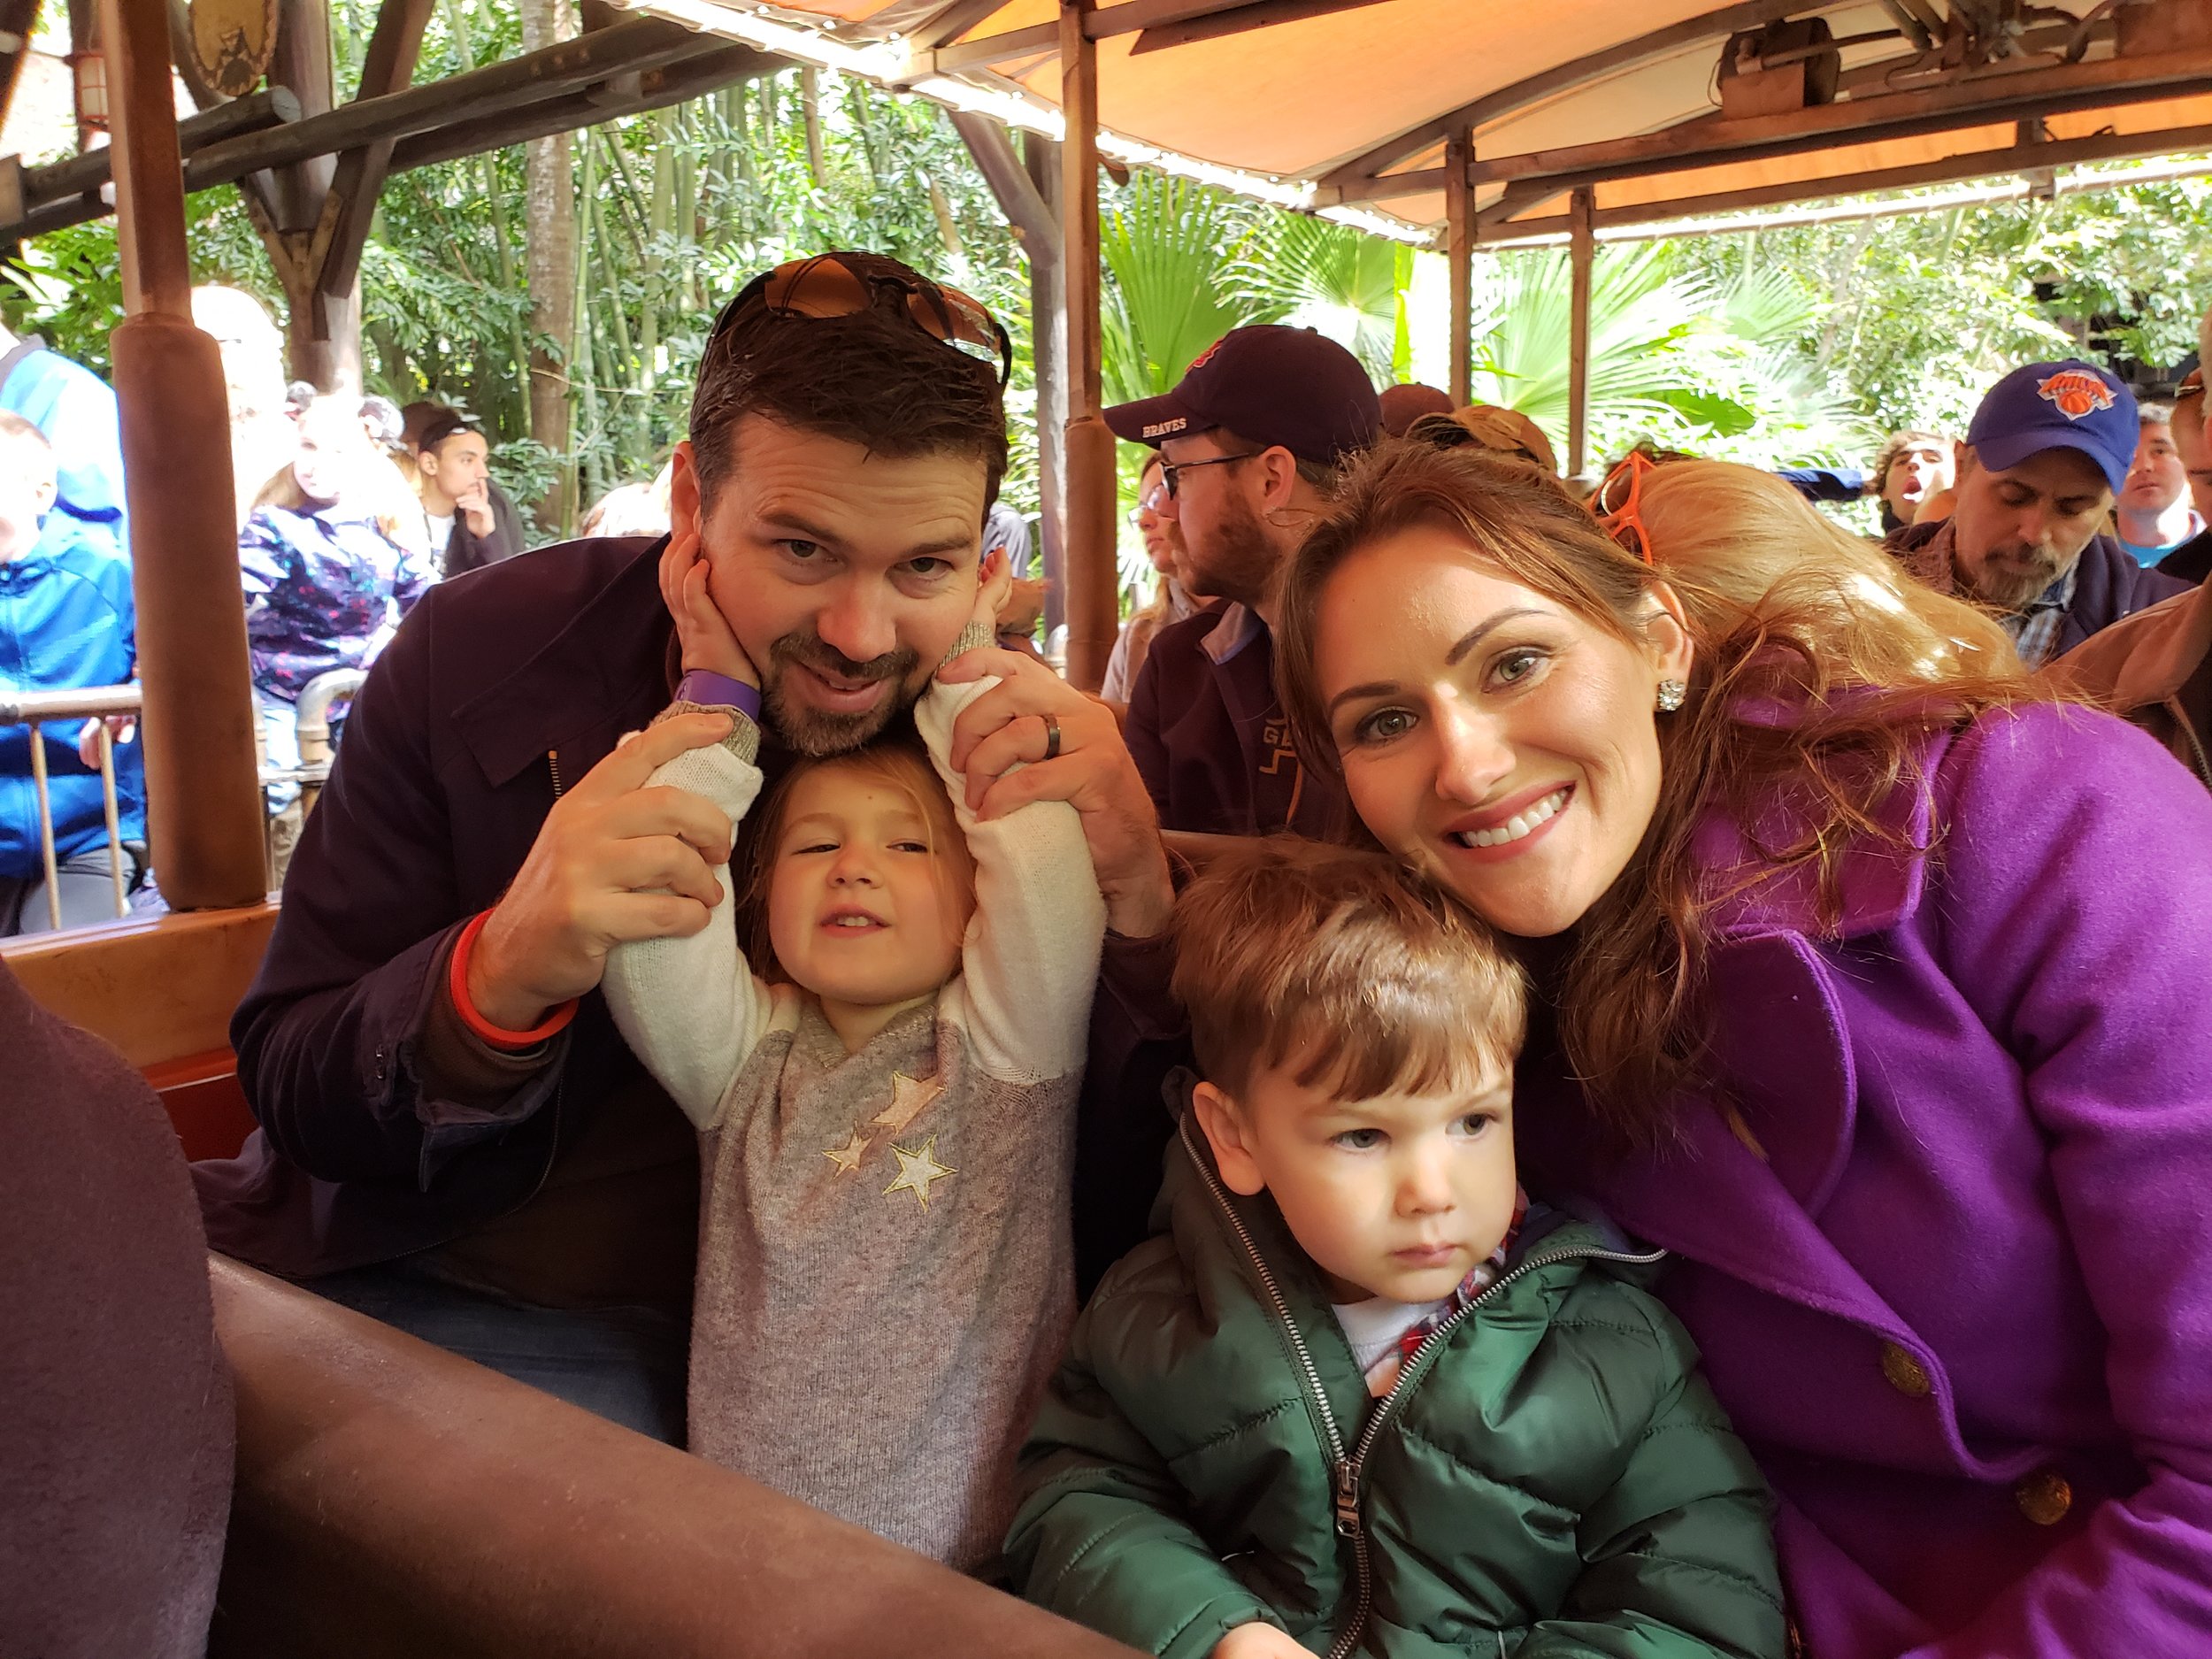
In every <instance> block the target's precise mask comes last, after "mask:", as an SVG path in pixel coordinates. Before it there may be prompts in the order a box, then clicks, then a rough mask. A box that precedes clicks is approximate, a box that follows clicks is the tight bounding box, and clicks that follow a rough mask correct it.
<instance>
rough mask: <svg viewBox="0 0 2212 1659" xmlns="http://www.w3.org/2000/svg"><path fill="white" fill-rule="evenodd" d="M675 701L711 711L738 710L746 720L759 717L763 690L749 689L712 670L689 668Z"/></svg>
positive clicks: (678, 684)
mask: <svg viewBox="0 0 2212 1659" xmlns="http://www.w3.org/2000/svg"><path fill="white" fill-rule="evenodd" d="M676 701H677V702H679V703H700V704H703V705H704V706H705V707H707V708H710V709H735V710H737V711H738V712H739V713H740V714H741V715H743V716H744V717H745V718H747V719H749V720H753V721H758V720H759V718H760V687H757V686H749V685H747V684H746V683H745V682H744V681H743V680H732V679H731V678H730V677H729V676H728V675H727V674H718V673H715V672H712V671H711V670H710V669H704V668H693V669H687V670H686V671H685V672H684V677H683V678H682V679H681V680H678V681H677V682H676Z"/></svg>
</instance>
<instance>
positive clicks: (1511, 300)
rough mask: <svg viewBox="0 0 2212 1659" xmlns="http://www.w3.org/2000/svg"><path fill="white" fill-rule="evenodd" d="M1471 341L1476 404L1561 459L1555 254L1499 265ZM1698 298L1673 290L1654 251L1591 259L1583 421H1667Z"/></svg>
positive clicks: (1565, 351) (1559, 259) (1567, 342)
mask: <svg viewBox="0 0 2212 1659" xmlns="http://www.w3.org/2000/svg"><path fill="white" fill-rule="evenodd" d="M1501 276H1502V280H1501V282H1500V283H1499V286H1498V287H1497V288H1496V290H1495V293H1494V300H1493V303H1492V304H1491V306H1490V307H1489V309H1488V311H1487V313H1486V317H1485V324H1484V326H1485V329H1486V332H1484V333H1483V334H1482V335H1481V337H1480V338H1479V339H1478V340H1477V341H1476V343H1475V351H1476V373H1475V377H1474V396H1475V398H1476V401H1477V402H1479V403H1502V404H1504V405H1505V406H1506V407H1508V408H1511V409H1517V410H1519V411H1521V412H1522V413H1523V414H1525V415H1526V416H1528V417H1529V419H1532V420H1533V421H1535V422H1536V424H1537V425H1538V426H1541V427H1543V428H1544V430H1545V432H1546V433H1547V434H1548V435H1549V436H1550V437H1551V439H1552V441H1553V442H1554V443H1555V444H1558V445H1560V446H1561V449H1562V452H1564V444H1565V435H1566V430H1567V380H1568V357H1569V350H1570V347H1571V341H1572V337H1573V325H1572V321H1571V303H1572V296H1573V291H1574V288H1573V273H1572V271H1571V267H1570V265H1569V263H1568V257H1567V255H1566V253H1565V251H1564V250H1543V251H1541V252H1537V253H1531V254H1526V255H1522V256H1519V257H1516V258H1514V259H1512V260H1510V261H1507V262H1503V265H1502V273H1501ZM1699 311H1700V307H1699V305H1698V296H1697V295H1696V294H1695V293H1694V291H1693V290H1692V289H1691V288H1689V287H1688V286H1687V285H1686V284H1681V283H1677V282H1675V281H1674V280H1672V273H1671V265H1670V262H1669V258H1668V253H1667V250H1666V249H1665V247H1664V246H1663V244H1660V243H1645V244H1641V245H1639V246H1632V247H1613V248H1606V249H1601V250H1599V252H1598V255H1597V258H1596V262H1595V265H1594V269H1593V272H1592V273H1591V287H1590V412H1591V415H1592V417H1593V419H1596V418H1598V417H1600V416H1605V417H1609V418H1612V419H1616V420H1618V419H1635V418H1637V417H1639V416H1660V417H1664V416H1667V415H1670V414H1671V412H1672V411H1671V405H1670V404H1669V403H1668V402H1667V396H1668V394H1670V393H1671V392H1674V391H1677V390H1678V389H1679V388H1681V387H1682V386H1683V384H1684V383H1685V379H1686V377H1685V375H1684V373H1683V370H1682V365H1680V364H1679V363H1678V362H1676V361H1675V360H1674V357H1675V352H1676V349H1677V348H1678V346H1679V345H1680V343H1681V342H1682V341H1683V340H1684V339H1685V337H1686V336H1687V335H1688V334H1690V333H1691V331H1692V329H1693V327H1694V325H1695V323H1696V319H1697V318H1698V315H1699Z"/></svg>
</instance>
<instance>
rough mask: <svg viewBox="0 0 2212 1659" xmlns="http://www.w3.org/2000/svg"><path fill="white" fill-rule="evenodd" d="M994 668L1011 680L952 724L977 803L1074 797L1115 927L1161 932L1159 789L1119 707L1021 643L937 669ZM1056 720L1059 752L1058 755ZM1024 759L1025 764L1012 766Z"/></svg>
mask: <svg viewBox="0 0 2212 1659" xmlns="http://www.w3.org/2000/svg"><path fill="white" fill-rule="evenodd" d="M978 603H979V607H980V597H979V602H978ZM979 614H980V609H979ZM992 615H993V618H994V619H995V617H996V612H995V611H994V612H993V613H992ZM987 674H997V675H1001V676H1002V679H1001V680H1000V681H999V683H998V684H997V685H996V686H995V687H992V688H991V689H990V690H989V691H987V692H985V693H984V694H983V695H981V696H979V697H978V698H977V699H976V700H975V701H974V702H973V703H970V704H969V705H968V706H967V707H966V708H965V709H964V710H961V711H960V718H958V719H957V720H956V721H955V722H954V723H953V728H952V756H951V759H952V764H953V766H954V768H955V769H956V770H957V771H959V772H964V773H965V774H966V777H967V783H968V804H969V805H970V806H971V807H972V808H973V809H974V810H975V811H976V813H977V815H978V816H979V817H980V818H987V819H988V818H1003V817H1005V816H1006V815H1007V814H1008V813H1009V812H1011V811H1013V810H1015V809H1016V808H1018V807H1023V806H1026V805H1028V804H1029V803H1031V802H1032V801H1065V802H1067V803H1069V804H1070V805H1071V806H1073V807H1074V808H1075V810H1076V811H1077V812H1078V813H1079V814H1080V815H1081V817H1082V820H1083V836H1084V839H1085V840H1086V841H1087V842H1088V843H1089V845H1090V850H1091V864H1092V867H1093V869H1094V871H1095V872H1097V876H1098V887H1099V891H1100V892H1101V893H1102V895H1104V896H1105V899H1106V921H1107V925H1108V926H1110V927H1111V928H1112V929H1113V930H1114V931H1115V932H1116V933H1122V934H1125V935H1126V936H1129V937H1131V938H1149V937H1150V936H1151V935H1152V934H1154V933H1158V932H1159V931H1160V930H1161V929H1162V928H1163V927H1164V926H1166V925H1167V920H1168V917H1169V915H1170V914H1171V912H1172V911H1173V910H1174V908H1175V889H1174V885H1173V883H1172V882H1171V880H1170V879H1169V876H1168V865H1167V852H1166V849H1164V847H1163V846H1162V845H1161V842H1160V824H1159V818H1158V816H1157V814H1156V813H1155V812H1154V811H1153V810H1152V797H1151V795H1148V793H1147V792H1146V790H1145V787H1144V779H1143V778H1142V777H1141V775H1140V774H1139V773H1138V772H1137V763H1136V762H1135V761H1134V760H1133V759H1131V758H1130V755H1129V750H1128V749H1127V747H1126V746H1125V744H1124V743H1123V742H1122V741H1121V727H1120V726H1119V724H1118V722H1117V721H1116V720H1115V718H1114V716H1113V712H1112V710H1110V709H1109V708H1108V707H1107V706H1106V705H1105V704H1104V703H1100V702H1099V701H1097V700H1096V699H1095V698H1093V697H1089V696H1087V695H1084V694H1083V693H1082V692H1079V691H1078V690H1077V689H1076V688H1075V687H1072V686H1071V685H1069V684H1068V683H1067V681H1065V680H1062V679H1061V678H1060V677H1059V676H1058V675H1057V674H1056V673H1054V672H1052V670H1051V669H1049V668H1048V667H1046V666H1045V664H1042V663H1041V662H1039V661H1037V659H1036V658H1034V657H1025V656H1023V655H1022V654H1021V653H1020V652H1018V651H1010V650H1005V649H999V648H986V649H978V650H972V651H969V652H966V653H965V654H964V655H962V656H960V657H955V658H953V660H952V661H951V662H949V663H948V664H945V665H944V667H942V668H941V669H940V670H939V671H938V673H937V677H938V678H939V679H940V680H945V681H946V682H948V683H949V684H954V685H959V684H964V683H966V682H967V681H970V680H979V679H981V678H983V677H984V676H985V675H987ZM1054 723H1057V726H1058V728H1059V733H1060V741H1059V752H1058V753H1057V754H1056V755H1055V756H1053V757H1052V758H1051V759H1047V758H1046V754H1047V751H1048V749H1051V747H1052V737H1051V733H1052V727H1053V724H1054ZM1017 763H1025V764H1022V765H1021V767H1020V769H1019V770H1018V771H1009V770H1008V769H1009V768H1010V767H1013V766H1014V765H1016V764H1017Z"/></svg>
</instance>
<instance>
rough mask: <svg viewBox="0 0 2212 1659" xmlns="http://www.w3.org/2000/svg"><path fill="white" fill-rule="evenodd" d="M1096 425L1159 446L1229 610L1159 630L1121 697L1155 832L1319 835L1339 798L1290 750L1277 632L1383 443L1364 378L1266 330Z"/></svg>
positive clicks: (1195, 551)
mask: <svg viewBox="0 0 2212 1659" xmlns="http://www.w3.org/2000/svg"><path fill="white" fill-rule="evenodd" d="M1105 415H1106V424H1107V425H1108V426H1110V427H1111V428H1112V429H1113V431H1114V433H1115V434H1116V435H1117V436H1118V437H1121V438H1125V439H1127V440H1129V441H1130V442H1134V443H1145V444H1150V445H1152V446H1153V447H1154V448H1156V449H1158V450H1159V452H1160V459H1161V463H1162V470H1163V472H1164V474H1165V482H1166V486H1167V499H1166V500H1165V501H1164V503H1161V511H1162V512H1163V513H1164V515H1165V516H1167V517H1168V518H1172V519H1174V520H1175V521H1176V523H1177V524H1178V525H1179V526H1180V528H1181V530H1182V535H1183V545H1184V549H1185V555H1186V557H1187V558H1188V560H1189V562H1190V572H1191V579H1192V581H1193V583H1194V586H1195V587H1196V588H1198V589H1199V590H1200V591H1202V592H1203V593H1207V594H1210V595H1214V596H1215V597H1217V598H1220V599H1224V600H1226V601H1228V602H1229V603H1227V604H1226V605H1225V606H1224V607H1222V609H1220V610H1219V611H1209V612H1206V613H1204V614H1202V615H1200V616H1195V617H1192V618H1188V619H1187V620H1185V621H1182V622H1178V623H1175V624H1173V625H1171V626H1167V627H1164V628H1162V629H1161V630H1160V632H1159V633H1158V634H1156V636H1155V637H1154V639H1153V641H1152V649H1151V651H1150V652H1149V654H1148V656H1147V657H1146V658H1145V664H1144V668H1143V670H1142V672H1140V673H1139V674H1138V676H1137V680H1136V684H1135V686H1134V687H1133V690H1132V691H1131V694H1130V699H1129V718H1128V720H1127V722H1126V724H1125V727H1124V732H1125V736H1126V739H1127V741H1128V744H1129V751H1130V753H1131V754H1132V755H1133V757H1135V759H1136V763H1137V769H1138V771H1139V772H1141V773H1142V774H1143V776H1144V781H1145V787H1146V788H1147V789H1148V791H1149V792H1150V794H1151V796H1152V802H1153V805H1154V806H1155V807H1156V809H1157V810H1158V812H1159V815H1160V824H1161V826H1162V827H1163V828H1164V829H1167V830H1171V831H1182V832H1188V833H1201V834H1213V835H1264V834H1268V833H1271V832H1272V831H1275V830H1282V829H1289V830H1296V831H1298V832H1300V833H1304V834H1308V835H1314V836H1320V835H1324V834H1326V833H1328V832H1329V830H1330V829H1331V828H1332V827H1333V825H1334V822H1335V819H1336V818H1337V815H1338V813H1339V812H1340V810H1341V806H1342V800H1343V797H1342V794H1341V791H1340V790H1339V789H1338V788H1337V787H1336V786H1335V785H1334V784H1333V783H1332V782H1330V781H1329V780H1327V779H1325V778H1324V777H1321V776H1319V775H1317V774H1314V773H1310V772H1307V771H1306V769H1305V768H1304V766H1303V765H1302V764H1301V763H1300V761H1299V758H1298V754H1297V750H1296V749H1295V748H1294V746H1293V745H1292V743H1291V741H1290V728H1289V724H1288V722H1287V721H1286V719H1285V718H1283V710H1282V705H1281V703H1279V701H1278V700H1277V698H1276V695H1275V674H1274V666H1275V650H1274V641H1273V636H1272V633H1271V630H1272V628H1273V626H1274V621H1275V602H1276V596H1277V595H1278V593H1279V591H1280V589H1281V586H1282V578H1283V573H1284V572H1285V571H1286V569H1287V568H1288V566H1289V563H1290V558H1291V556H1292V555H1293V554H1294V553H1295V552H1296V551H1297V549H1298V544H1299V542H1300V541H1302V540H1303V539H1304V537H1305V534H1306V532H1307V530H1308V529H1309V528H1310V527H1311V526H1312V524H1313V522H1314V519H1315V518H1317V516H1318V515H1319V514H1320V513H1321V512H1322V511H1324V510H1325V507H1326V505H1327V501H1328V492H1329V490H1330V489H1331V488H1333V485H1334V483H1335V480H1336V475H1337V469H1338V467H1339V465H1340V464H1341V463H1342V462H1343V461H1344V460H1346V459H1348V458H1349V457H1351V456H1352V455H1354V454H1356V453H1357V452H1358V451H1360V450H1362V449H1366V448H1367V447H1368V446H1369V445H1371V444H1372V443H1373V442H1375V439H1376V437H1377V435H1378V434H1379V433H1380V431H1381V426H1382V416H1381V409H1380V405H1379V403H1378V401H1377V399H1376V396H1375V388H1374V387H1373V385H1372V384H1371V383H1370V381H1369V380H1368V378H1367V372H1366V371H1365V370H1364V369H1363V368H1361V367H1360V365H1359V363H1358V360H1357V359H1356V358H1355V357H1353V356H1352V354H1351V353H1350V352H1348V351H1347V350H1346V349H1344V348H1343V347H1341V346H1340V345H1338V344H1337V343H1336V342H1334V341H1332V340H1328V339H1325V338H1324V337H1323V336H1322V335H1320V334H1316V333H1315V332H1314V331H1313V330H1312V329H1310V328H1291V327H1286V326H1280V325H1278V324H1264V325H1261V326H1254V327H1249V328H1238V329H1233V330H1232V331H1231V332H1230V333H1228V334H1225V335H1223V336H1222V338H1221V339H1220V341H1219V342H1217V343H1216V344H1215V346H1214V347H1213V348H1212V349H1210V350H1209V351H1207V352H1206V353H1205V354H1204V355H1203V356H1202V357H1200V358H1199V359H1198V360H1197V361H1196V362H1195V363H1194V364H1192V365H1191V366H1190V369H1189V372H1188V373H1186V374H1185V375H1184V376H1183V379H1182V380H1181V382H1180V383H1179V385H1177V386H1176V388H1175V389H1174V390H1173V391H1171V392H1169V393H1167V394H1165V395H1164V396H1159V397H1150V398H1146V399H1144V400H1143V401H1142V402H1140V403H1124V404H1121V405H1120V406H1119V407H1118V408H1114V409H1109V410H1108V411H1105Z"/></svg>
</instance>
